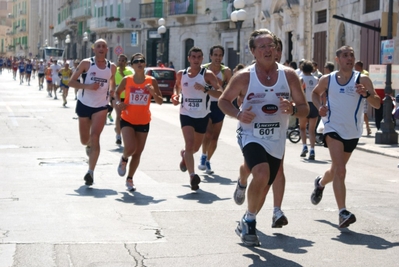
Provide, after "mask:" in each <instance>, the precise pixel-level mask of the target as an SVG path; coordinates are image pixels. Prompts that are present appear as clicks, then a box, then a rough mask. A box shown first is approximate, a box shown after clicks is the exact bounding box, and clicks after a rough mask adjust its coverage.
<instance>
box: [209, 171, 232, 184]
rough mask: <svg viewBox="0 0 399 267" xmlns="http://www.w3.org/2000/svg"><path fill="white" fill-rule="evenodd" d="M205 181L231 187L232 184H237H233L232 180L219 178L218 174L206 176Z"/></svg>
mask: <svg viewBox="0 0 399 267" xmlns="http://www.w3.org/2000/svg"><path fill="white" fill-rule="evenodd" d="M203 177H204V180H203V181H205V182H207V183H212V184H216V183H217V184H223V185H231V184H235V182H233V181H232V180H231V179H228V178H225V177H222V176H219V175H217V174H205V175H204V176H203Z"/></svg>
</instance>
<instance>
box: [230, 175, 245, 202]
mask: <svg viewBox="0 0 399 267" xmlns="http://www.w3.org/2000/svg"><path fill="white" fill-rule="evenodd" d="M246 189H247V187H246V186H242V185H240V179H238V180H237V186H236V190H235V191H234V196H233V198H234V202H235V203H236V204H237V205H242V203H244V201H245V191H246Z"/></svg>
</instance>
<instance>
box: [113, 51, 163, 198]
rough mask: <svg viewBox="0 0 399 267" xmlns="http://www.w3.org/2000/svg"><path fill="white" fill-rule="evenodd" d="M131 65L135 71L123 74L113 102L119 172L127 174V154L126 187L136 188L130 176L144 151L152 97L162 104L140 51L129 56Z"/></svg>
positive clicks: (154, 82)
mask: <svg viewBox="0 0 399 267" xmlns="http://www.w3.org/2000/svg"><path fill="white" fill-rule="evenodd" d="M131 65H132V67H133V69H134V74H132V75H127V76H125V77H124V78H123V79H122V81H121V83H120V84H119V86H118V89H117V90H116V93H115V100H116V102H115V104H116V105H117V106H118V108H119V109H120V110H122V113H121V121H120V127H121V133H122V138H123V143H124V149H123V155H122V157H121V160H120V162H119V165H118V174H119V175H120V176H122V177H123V176H124V175H125V174H126V165H127V162H128V159H129V157H130V156H131V157H132V158H131V161H130V164H129V171H128V174H127V178H126V187H127V189H128V190H129V191H135V190H136V188H135V186H134V184H133V175H134V173H135V172H136V170H137V167H138V166H139V163H140V157H141V153H142V152H143V150H144V146H145V142H146V140H147V136H148V131H149V130H150V121H151V112H150V103H151V98H152V97H153V98H154V101H155V102H156V103H157V104H159V105H161V104H162V103H163V98H162V94H161V91H160V90H159V87H158V83H157V81H156V80H155V78H154V77H152V76H148V75H145V74H144V68H145V66H146V65H145V57H144V55H143V54H141V53H136V54H134V55H133V56H132V59H131ZM123 91H124V92H125V100H124V101H123V102H121V98H120V94H121V93H122V92H123Z"/></svg>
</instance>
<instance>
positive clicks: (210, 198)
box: [177, 185, 231, 204]
mask: <svg viewBox="0 0 399 267" xmlns="http://www.w3.org/2000/svg"><path fill="white" fill-rule="evenodd" d="M185 187H188V188H189V187H190V186H188V185H185ZM177 197H178V198H181V199H185V200H196V201H198V203H201V204H212V203H213V202H215V201H223V200H229V199H231V198H220V197H218V196H217V195H215V194H212V193H209V192H206V191H203V190H201V189H198V190H197V191H195V192H194V191H193V192H191V193H188V194H186V195H181V196H177Z"/></svg>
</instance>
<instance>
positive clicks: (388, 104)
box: [375, 0, 398, 145]
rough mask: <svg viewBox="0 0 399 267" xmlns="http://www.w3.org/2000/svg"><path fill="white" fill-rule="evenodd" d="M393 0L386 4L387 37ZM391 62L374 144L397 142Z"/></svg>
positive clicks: (390, 36)
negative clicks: (379, 123)
mask: <svg viewBox="0 0 399 267" xmlns="http://www.w3.org/2000/svg"><path fill="white" fill-rule="evenodd" d="M392 17H393V0H389V4H388V34H387V39H388V40H390V39H392V35H393V34H392V32H393V22H392ZM391 84H392V64H387V71H386V80H385V88H384V93H385V98H384V102H383V106H382V108H383V121H382V122H381V129H380V130H379V131H378V132H377V133H376V134H375V143H376V144H395V145H396V144H397V143H398V133H397V132H396V131H395V125H394V123H393V120H392V109H393V104H392V98H391V97H392V85H391Z"/></svg>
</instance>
